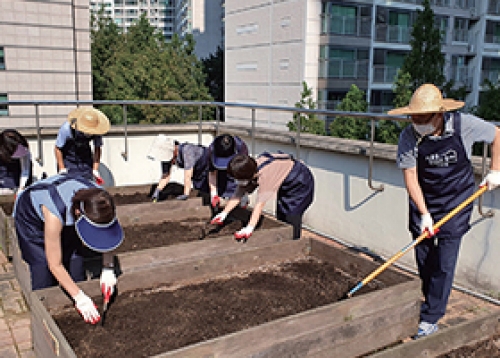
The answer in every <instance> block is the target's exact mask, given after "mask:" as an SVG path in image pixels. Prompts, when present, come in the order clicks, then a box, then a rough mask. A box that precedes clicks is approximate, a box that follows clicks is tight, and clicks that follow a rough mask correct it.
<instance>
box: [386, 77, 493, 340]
mask: <svg viewBox="0 0 500 358" xmlns="http://www.w3.org/2000/svg"><path fill="white" fill-rule="evenodd" d="M464 104H465V103H464V102H461V101H456V100H453V99H445V98H443V97H442V94H441V91H440V90H439V89H438V88H437V87H436V86H434V85H433V84H428V83H426V84H423V85H422V86H420V87H419V88H417V90H416V91H415V92H414V93H413V96H412V98H411V100H410V104H409V105H408V106H405V107H400V108H396V109H393V110H391V111H389V112H388V114H390V115H409V116H410V118H411V122H412V125H411V126H408V127H406V128H405V129H404V130H403V131H402V132H401V135H400V137H399V143H398V154H397V164H398V166H399V168H401V169H402V170H403V176H404V181H405V185H406V189H407V191H408V195H409V229H410V232H411V234H412V236H413V239H416V238H417V237H418V236H420V235H422V234H423V233H428V238H431V239H430V240H427V239H426V240H423V241H421V242H420V243H419V244H418V245H416V246H415V256H416V262H417V267H418V272H419V276H420V279H421V280H422V293H423V295H424V301H423V302H422V305H421V309H420V323H419V326H418V332H417V334H416V335H415V336H414V338H415V339H416V338H420V337H424V336H427V335H430V334H432V333H435V332H437V331H438V329H439V327H438V323H437V322H438V321H439V319H440V318H441V317H443V316H444V314H445V312H446V306H447V303H448V297H449V295H450V292H451V287H452V284H453V278H454V273H455V267H456V263H457V258H458V253H459V249H460V243H461V240H462V237H463V235H464V234H465V233H466V232H467V231H468V230H469V228H470V224H469V222H470V216H471V213H472V208H473V206H472V204H470V205H468V206H467V207H466V208H465V209H464V210H462V211H461V212H459V213H458V214H457V215H455V216H454V217H453V218H451V219H450V220H448V221H447V222H446V223H445V224H443V225H442V226H441V227H440V230H439V233H435V232H434V230H433V226H434V222H437V221H439V220H440V219H441V218H443V217H444V216H445V215H446V214H447V213H448V212H450V211H451V210H452V209H453V208H454V207H456V206H457V205H458V204H460V203H461V202H463V201H464V200H466V199H467V198H468V197H470V196H471V195H472V194H473V191H474V186H475V181H474V172H473V167H472V164H471V161H470V157H471V154H472V145H473V144H474V143H475V142H486V143H492V158H491V165H490V171H489V173H488V175H486V176H485V178H484V179H483V181H482V182H481V184H480V185H481V186H483V185H486V186H487V187H488V190H493V189H494V188H496V187H497V186H499V185H500V130H499V129H498V128H496V127H495V125H493V124H492V123H489V122H486V121H484V120H483V119H481V118H478V117H476V116H474V115H471V114H464V113H460V112H457V110H458V109H460V108H462V107H463V106H464Z"/></svg>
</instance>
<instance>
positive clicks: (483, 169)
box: [477, 143, 495, 218]
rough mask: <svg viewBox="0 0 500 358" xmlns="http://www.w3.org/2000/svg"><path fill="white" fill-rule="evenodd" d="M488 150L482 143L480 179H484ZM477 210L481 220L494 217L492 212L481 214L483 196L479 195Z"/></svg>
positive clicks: (487, 146) (486, 145)
mask: <svg viewBox="0 0 500 358" xmlns="http://www.w3.org/2000/svg"><path fill="white" fill-rule="evenodd" d="M488 148H489V145H488V144H486V143H484V145H483V160H482V163H481V173H482V176H481V177H482V178H484V176H485V174H486V160H487V158H488ZM477 210H478V211H479V214H480V215H481V216H482V217H483V218H491V217H493V216H494V215H495V212H494V211H493V210H491V209H490V210H488V211H487V212H483V196H482V195H481V196H480V197H479V199H478V200H477Z"/></svg>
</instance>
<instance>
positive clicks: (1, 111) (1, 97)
mask: <svg viewBox="0 0 500 358" xmlns="http://www.w3.org/2000/svg"><path fill="white" fill-rule="evenodd" d="M7 99H8V98H7V95H6V94H4V93H0V117H3V116H8V115H9V106H7V105H6V104H2V102H7Z"/></svg>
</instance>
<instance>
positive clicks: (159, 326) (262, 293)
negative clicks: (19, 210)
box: [53, 258, 378, 357]
mask: <svg viewBox="0 0 500 358" xmlns="http://www.w3.org/2000/svg"><path fill="white" fill-rule="evenodd" d="M358 280H359V278H353V277H350V276H348V275H347V274H345V273H342V272H340V271H339V270H338V269H337V268H336V267H335V266H334V264H332V263H329V262H324V261H320V260H317V259H315V258H303V259H300V260H297V261H295V262H288V263H282V264H280V265H277V266H268V267H260V268H259V269H258V270H255V271H252V272H247V273H240V274H235V275H232V276H230V277H227V278H218V279H213V280H208V281H204V282H202V283H193V284H190V285H185V286H181V287H169V286H164V287H155V288H150V289H142V290H136V291H130V292H123V293H120V294H119V295H118V297H117V298H116V300H115V301H114V302H113V304H112V305H110V307H109V310H108V313H107V315H106V321H105V325H104V326H101V325H95V326H92V325H89V324H85V323H84V322H83V321H82V319H81V317H80V316H79V315H78V313H77V312H76V310H75V309H74V308H73V307H67V308H65V309H60V310H59V312H54V313H53V316H54V319H55V320H56V322H57V324H58V326H59V327H60V329H61V331H62V333H63V334H64V336H65V337H66V338H67V340H68V342H69V343H70V344H71V346H72V347H73V349H74V351H75V353H76V355H77V356H78V357H149V356H152V355H156V354H159V353H162V352H167V351H171V350H174V349H177V348H181V347H185V346H188V345H192V344H194V343H197V342H201V341H205V340H209V339H213V338H216V337H220V336H223V335H226V334H229V333H232V332H237V331H240V330H243V329H246V328H249V327H253V326H257V325H260V324H263V323H265V322H269V321H273V320H276V319H278V318H281V317H285V316H289V315H293V314H296V313H299V312H303V311H306V310H310V309H313V308H317V307H319V306H323V305H327V304H330V303H333V302H336V301H339V300H340V299H341V297H343V295H344V294H345V293H346V292H347V291H348V290H349V288H351V287H352V286H353V285H355V284H356V283H357V282H358ZM366 288H367V290H366V291H365V292H368V291H373V290H375V289H377V288H378V287H376V286H375V284H372V285H370V284H369V285H368V286H366ZM101 301H102V299H101V298H95V302H96V303H99V305H100V304H101Z"/></svg>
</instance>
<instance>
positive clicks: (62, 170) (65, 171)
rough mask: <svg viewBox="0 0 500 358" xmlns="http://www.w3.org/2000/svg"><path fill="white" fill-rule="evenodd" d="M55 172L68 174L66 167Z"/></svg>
mask: <svg viewBox="0 0 500 358" xmlns="http://www.w3.org/2000/svg"><path fill="white" fill-rule="evenodd" d="M57 174H61V175H62V174H68V169H66V168H62V169H59V171H58V172H57Z"/></svg>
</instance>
